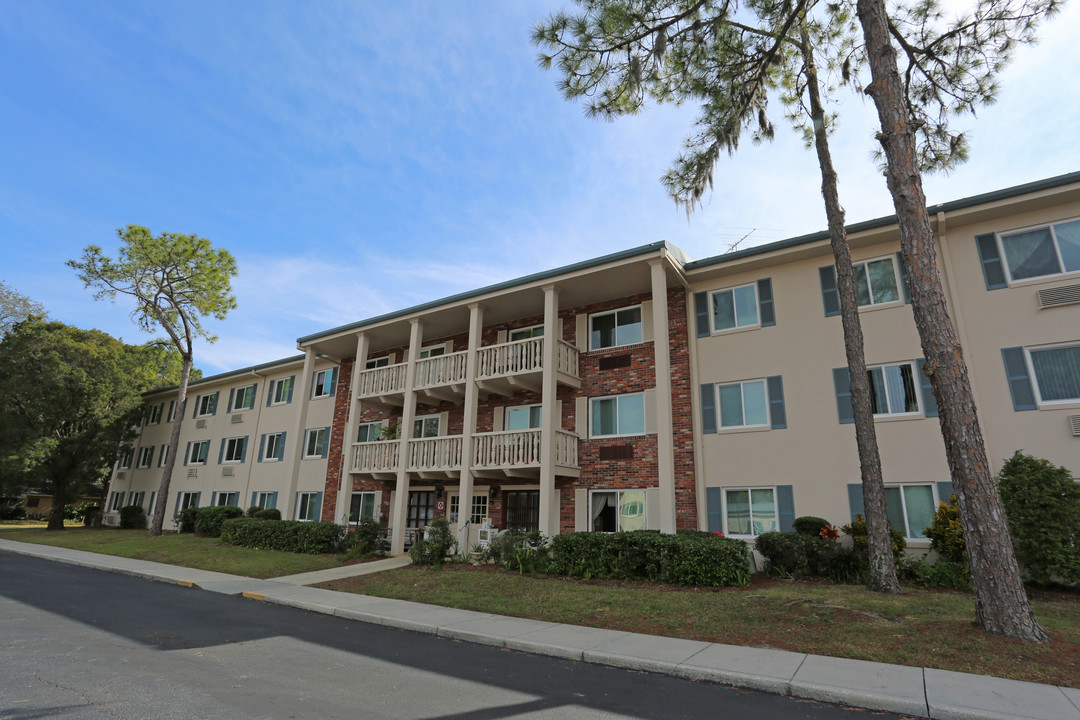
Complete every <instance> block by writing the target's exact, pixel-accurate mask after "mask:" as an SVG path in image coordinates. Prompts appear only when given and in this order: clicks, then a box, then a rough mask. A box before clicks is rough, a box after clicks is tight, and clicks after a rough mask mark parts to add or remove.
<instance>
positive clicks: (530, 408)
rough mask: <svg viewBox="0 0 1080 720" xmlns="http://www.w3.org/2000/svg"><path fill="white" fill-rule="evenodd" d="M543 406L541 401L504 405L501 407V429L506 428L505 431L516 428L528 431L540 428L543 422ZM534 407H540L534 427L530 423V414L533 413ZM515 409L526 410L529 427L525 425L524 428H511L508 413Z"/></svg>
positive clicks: (518, 430)
mask: <svg viewBox="0 0 1080 720" xmlns="http://www.w3.org/2000/svg"><path fill="white" fill-rule="evenodd" d="M543 407H544V406H543V404H542V403H529V404H528V405H508V406H507V407H505V408H504V409H503V430H506V431H512V430H516V431H517V432H528V431H529V430H539V429H541V428H542V427H543V424H544V416H543ZM534 409H540V410H541V413H540V417H539V424H538V425H536V426H535V427H534V426H533V424H532V415H533V410H534ZM515 410H517V411H528V413H529V427H526V428H512V427H510V414H511V413H512V412H514V411H515Z"/></svg>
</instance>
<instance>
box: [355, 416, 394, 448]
mask: <svg viewBox="0 0 1080 720" xmlns="http://www.w3.org/2000/svg"><path fill="white" fill-rule="evenodd" d="M384 427H386V426H385V425H384V424H383V422H382V420H373V421H372V422H362V423H357V424H356V440H355V441H354V442H358V443H368V442H376V441H377V440H378V439H379V433H380V432H382V429H383V428H384ZM363 428H372V429H374V428H377V429H376V430H375V434H374V437H373V438H371V436H370V435H369V438H371V439H368V440H361V439H360V431H361V430H362V429H363Z"/></svg>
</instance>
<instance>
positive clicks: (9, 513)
mask: <svg viewBox="0 0 1080 720" xmlns="http://www.w3.org/2000/svg"><path fill="white" fill-rule="evenodd" d="M25 517H26V508H25V507H24V506H23V504H22V503H21V502H18V501H16V502H12V503H4V504H0V520H22V519H23V518H25Z"/></svg>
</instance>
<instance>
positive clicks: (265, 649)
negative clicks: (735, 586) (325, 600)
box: [0, 552, 897, 720]
mask: <svg viewBox="0 0 1080 720" xmlns="http://www.w3.org/2000/svg"><path fill="white" fill-rule="evenodd" d="M520 717H525V718H665V719H666V718H721V719H722V718H738V719H739V720H747V719H752V720H759V719H761V720H765V719H774V718H775V719H777V720H779V719H781V718H782V719H784V720H794V719H796V718H799V719H810V718H814V719H825V718H844V719H845V720H855V719H856V718H877V719H881V718H890V717H897V716H893V715H887V714H883V713H872V712H866V711H856V710H852V709H850V708H841V707H837V706H830V705H823V704H819V703H814V702H808V701H798V700H792V699H789V698H783V697H780V696H776V695H769V694H765V693H757V692H752V691H743V690H736V689H732V688H726V687H721V686H717V685H710V684H706V683H695V682H690V681H686V680H681V679H678V678H670V677H665V676H660V675H652V674H649V673H640V672H630V671H626V670H620V669H615V668H607V667H601V666H597V665H591V664H587V663H580V662H571V661H567V660H559V659H555V658H548V657H541V656H535V655H529V654H527V653H520V652H515V651H509V650H500V649H496V648H491V647H486V646H481V645H474V644H471V643H464V642H456V641H452V640H447V639H444V638H436V637H432V636H429V635H422V634H419V633H411V632H407V631H403V630H395V629H391V628H385V627H382V626H378V625H370V624H366V623H361V622H355V621H351V620H344V619H341V618H337V617H332V616H328V615H321V614H318V613H312V612H307V611H304V610H296V609H293V608H286V607H280V606H275V605H269V604H265V603H260V602H256V601H253V600H246V599H243V598H238V597H231V596H226V595H219V594H216V593H210V592H205V591H202V590H198V589H191V588H184V587H180V586H176V585H168V584H164V583H156V582H152V581H149V580H142V579H139V578H132V577H128V576H124V575H117V574H112V573H106V572H101V571H97V570H89V569H86V568H79V567H74V566H70V565H63V564H60V563H53V562H49V561H46V560H39V559H35V558H28V557H23V556H18V555H12V554H9V553H3V552H0V718H5V719H8V718H11V719H14V718H18V719H20V720H30V719H32V718H132V719H142V718H184V719H185V720H187V719H189V718H215V719H217V718H350V719H352V718H425V719H430V720H435V719H438V720H451V719H455V720H496V719H498V718H520Z"/></svg>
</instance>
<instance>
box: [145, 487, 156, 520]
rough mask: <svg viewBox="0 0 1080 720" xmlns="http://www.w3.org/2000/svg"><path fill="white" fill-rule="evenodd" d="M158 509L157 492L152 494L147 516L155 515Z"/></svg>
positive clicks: (147, 506)
mask: <svg viewBox="0 0 1080 720" xmlns="http://www.w3.org/2000/svg"><path fill="white" fill-rule="evenodd" d="M156 508H157V492H156V491H155V492H151V493H150V502H149V503H147V505H146V514H147V515H153V514H154V510H155V509H156Z"/></svg>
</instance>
